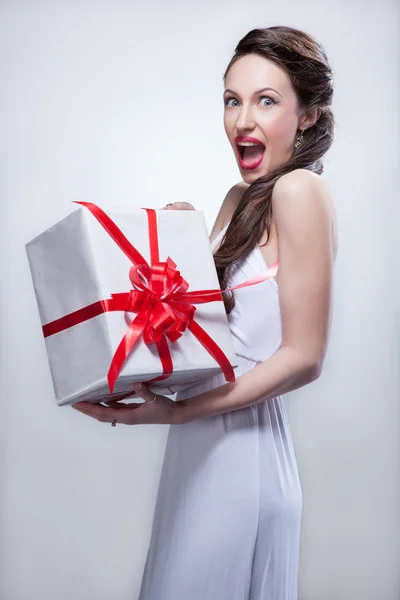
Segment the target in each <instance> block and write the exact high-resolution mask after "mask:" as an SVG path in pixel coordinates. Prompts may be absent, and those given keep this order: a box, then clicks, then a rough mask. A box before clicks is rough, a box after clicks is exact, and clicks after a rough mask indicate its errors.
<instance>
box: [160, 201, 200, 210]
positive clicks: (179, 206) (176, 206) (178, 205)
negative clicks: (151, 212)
mask: <svg viewBox="0 0 400 600" xmlns="http://www.w3.org/2000/svg"><path fill="white" fill-rule="evenodd" d="M161 210H196V209H195V207H194V206H193V205H192V204H190V202H174V203H173V204H167V206H163V207H162V209H161Z"/></svg>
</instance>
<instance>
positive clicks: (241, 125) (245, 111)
mask: <svg viewBox="0 0 400 600" xmlns="http://www.w3.org/2000/svg"><path fill="white" fill-rule="evenodd" d="M236 127H237V129H238V130H239V131H241V130H247V129H254V127H255V120H254V115H253V111H252V109H251V106H249V105H247V106H246V105H244V104H243V106H242V107H241V109H240V110H239V115H238V118H237V120H236Z"/></svg>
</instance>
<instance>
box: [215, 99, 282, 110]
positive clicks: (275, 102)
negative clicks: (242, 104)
mask: <svg viewBox="0 0 400 600" xmlns="http://www.w3.org/2000/svg"><path fill="white" fill-rule="evenodd" d="M262 98H268V100H271V102H272V104H270V106H272V105H273V104H278V103H277V101H276V100H274V99H273V98H271V96H260V100H261V99H262ZM229 100H236V98H235V97H234V96H228V98H225V100H224V104H225V106H226V105H227V104H228V102H229ZM236 101H237V100H236ZM231 108H233V107H231Z"/></svg>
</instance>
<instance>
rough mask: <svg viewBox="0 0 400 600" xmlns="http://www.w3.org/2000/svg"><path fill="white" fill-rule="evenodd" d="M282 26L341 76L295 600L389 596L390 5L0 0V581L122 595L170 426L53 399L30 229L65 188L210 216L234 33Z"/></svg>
mask: <svg viewBox="0 0 400 600" xmlns="http://www.w3.org/2000/svg"><path fill="white" fill-rule="evenodd" d="M275 24H286V25H291V26H294V27H298V28H300V29H304V30H306V31H308V32H309V33H311V34H313V35H315V36H316V37H317V38H318V39H319V40H321V41H322V42H323V44H324V45H325V47H326V50H327V53H328V57H329V58H330V61H331V64H332V67H333V69H334V75H335V85H336V96H335V101H334V106H333V109H334V112H335V116H336V121H337V129H336V139H335V142H334V146H333V148H332V149H331V150H330V151H329V153H328V155H327V157H326V159H325V177H326V178H327V179H328V180H329V183H330V186H331V189H332V192H333V194H334V197H335V201H336V206H337V210H338V216H339V256H338V259H337V263H336V267H335V307H334V319H333V325H332V334H331V342H330V347H329V351H328V355H327V358H326V362H325V366H324V371H323V374H322V376H321V377H320V379H318V380H317V381H316V382H314V383H313V384H311V385H309V386H307V387H305V388H302V389H300V390H297V391H296V392H293V393H291V394H288V395H287V396H286V402H287V406H288V411H289V417H290V422H291V426H292V432H293V437H294V443H295V447H296V453H297V457H298V462H299V469H300V475H301V481H302V486H303V494H304V509H303V521H302V538H301V554H300V572H299V600H321V599H323V600H349V599H350V598H351V600H376V598H379V599H380V600H396V599H397V598H399V596H400V577H399V575H400V574H399V564H400V562H399V558H400V552H399V539H400V536H399V509H398V507H399V505H400V490H399V462H400V460H399V456H400V454H399V399H400V394H399V388H400V385H399V308H398V307H399V299H400V297H399V296H400V295H399V283H398V282H399V275H398V273H399V261H398V255H399V246H398V241H397V237H396V236H397V229H398V224H399V209H398V201H399V194H398V189H399V179H398V174H397V173H396V170H395V169H396V167H398V162H399V160H398V157H399V142H398V140H399V116H398V115H399V110H398V107H399V77H398V73H399V72H400V69H399V47H398V39H399V5H398V4H397V3H396V2H395V1H388V0H386V1H384V2H381V3H380V5H379V6H378V4H377V3H375V2H372V1H367V2H363V3H361V2H357V1H352V2H351V1H350V2H344V1H342V0H341V1H339V2H324V3H321V2H311V1H307V0H304V1H303V2H301V3H296V2H289V1H286V2H280V3H277V4H276V3H267V2H258V1H255V0H250V1H249V2H247V3H246V4H245V3H243V2H237V1H236V0H235V1H233V0H230V1H228V0H224V1H219V2H211V1H208V2H204V1H202V2H197V3H191V4H187V3H185V2H183V1H182V2H172V3H168V4H162V3H161V2H159V3H150V4H149V5H148V6H147V7H144V5H142V4H141V3H138V2H92V3H91V2H81V3H79V4H78V3H77V2H64V3H59V2H50V1H48V2H29V3H28V2H27V3H22V2H18V1H15V2H13V3H9V2H2V3H1V4H0V48H1V73H0V74H1V81H2V93H1V96H0V114H1V136H0V152H1V177H0V191H1V195H0V198H1V234H0V256H1V265H0V269H1V270H0V281H1V291H0V294H1V295H0V302H1V305H0V309H1V310H0V326H1V356H0V359H1V362H0V369H1V371H0V386H1V387H0V394H1V404H0V407H1V415H0V443H1V453H0V461H1V462H0V465H1V471H0V477H1V480H0V485H1V492H0V494H1V495H0V519H1V522H0V526H1V539H0V544H1V548H0V597H1V598H2V599H4V600H28V599H29V600H36V599H40V600H53V599H54V598H57V600H71V599H72V598H73V599H74V600H92V599H93V600H94V599H96V600H110V599H111V598H112V599H113V600H128V599H130V600H134V599H135V598H137V595H138V590H139V585H140V580H141V575H142V570H143V567H144V561H145V557H146V551H147V544H148V541H149V536H150V529H151V523H152V516H153V509H154V504H155V497H156V491H157V485H158V478H159V474H160V468H161V462H162V457H163V451H164V446H165V441H166V436H167V433H168V426H157V425H150V426H147V425H145V426H131V427H128V426H117V427H116V428H111V427H110V426H109V425H106V424H103V423H100V422H97V421H96V420H94V419H90V418H89V417H86V416H85V415H82V414H80V413H77V412H75V411H73V410H72V409H71V408H69V407H63V408H60V407H57V406H56V404H55V401H54V395H53V389H52V383H51V378H50V372H49V369H48V365H47V358H46V353H45V345H44V341H43V338H42V334H41V328H40V322H39V316H38V312H37V307H36V304H35V298H34V292H33V286H32V282H31V279H30V273H29V268H28V262H27V258H26V254H25V249H24V244H25V243H26V242H27V241H28V240H29V239H31V238H32V237H34V236H35V235H37V234H38V233H40V232H41V231H43V230H44V229H45V228H47V227H49V226H50V225H52V224H53V223H55V222H56V221H58V220H59V219H61V218H63V217H64V216H66V215H67V214H69V213H70V212H72V210H73V209H74V205H73V204H71V201H72V200H85V201H91V202H95V203H97V204H99V205H100V206H103V207H106V206H107V207H114V208H129V207H141V206H153V207H161V206H164V205H165V204H166V203H167V202H173V201H180V200H188V201H190V202H191V203H192V204H193V205H194V206H195V207H197V208H199V209H200V208H201V209H203V210H204V211H205V214H206V218H207V225H208V227H209V228H210V229H211V227H212V224H213V221H214V218H215V216H216V214H217V211H218V209H219V206H220V204H221V202H222V200H223V198H224V196H225V194H226V192H227V191H228V189H229V187H230V186H232V185H233V184H234V183H236V182H238V181H239V180H240V172H239V170H238V168H237V166H236V162H235V159H234V156H233V152H232V150H231V148H230V146H229V143H228V141H227V139H226V136H225V132H224V129H223V102H222V92H223V82H222V75H223V72H224V69H225V67H226V65H227V63H228V61H229V59H230V57H231V55H232V53H233V51H234V48H235V45H236V43H237V42H238V41H239V39H240V38H241V37H242V36H243V35H245V33H247V31H249V30H250V29H252V28H254V27H267V26H270V25H275ZM269 600H270V599H269ZM271 600H272V599H271Z"/></svg>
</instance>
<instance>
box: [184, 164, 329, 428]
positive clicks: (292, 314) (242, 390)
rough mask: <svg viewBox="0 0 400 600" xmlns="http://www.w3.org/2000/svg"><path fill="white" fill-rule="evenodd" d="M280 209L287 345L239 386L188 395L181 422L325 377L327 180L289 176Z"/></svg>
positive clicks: (282, 182) (275, 207)
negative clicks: (322, 375)
mask: <svg viewBox="0 0 400 600" xmlns="http://www.w3.org/2000/svg"><path fill="white" fill-rule="evenodd" d="M272 214H273V215H274V223H275V227H276V232H277V236H278V249H279V260H280V265H279V270H278V278H279V304H280V312H281V320H282V344H281V347H280V349H279V350H278V351H277V352H276V353H275V354H273V355H272V356H271V357H270V358H268V359H267V360H265V361H264V362H262V363H260V364H259V365H257V366H256V367H255V368H253V369H251V370H250V371H248V372H247V373H244V374H243V375H241V376H239V377H238V378H237V380H236V381H235V382H234V383H226V384H224V385H222V386H220V387H218V388H215V389H213V390H210V391H208V392H204V393H202V394H199V395H197V396H195V397H192V398H188V399H187V400H180V401H179V404H180V405H181V406H180V408H181V410H177V411H175V414H176V418H177V420H179V423H187V422H190V421H193V420H195V419H199V418H202V417H207V416H210V415H216V414H220V413H225V412H230V411H232V410H238V409H240V408H245V407H248V406H251V405H253V404H257V403H259V402H263V401H265V400H267V399H268V398H273V397H275V396H279V395H281V394H285V393H287V392H290V391H292V390H295V389H297V388H299V387H302V386H303V385H306V384H307V383H310V382H311V381H314V380H315V379H317V378H318V377H319V376H320V374H321V371H322V365H323V361H324V358H325V353H326V350H327V346H328V338H329V331H330V325H331V318H332V288H333V281H332V280H333V250H332V237H331V230H332V227H331V212H330V205H329V201H328V197H327V191H326V187H325V183H324V182H323V181H322V180H320V179H319V176H318V175H315V174H314V173H311V172H310V171H308V170H306V169H297V170H296V171H293V172H291V173H288V174H286V175H284V176H282V177H281V178H280V179H279V180H278V182H277V183H276V184H275V187H274V190H273V193H272ZM241 291H242V293H245V291H243V290H241ZM260 310H262V307H260ZM260 335H262V332H260Z"/></svg>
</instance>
